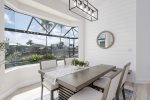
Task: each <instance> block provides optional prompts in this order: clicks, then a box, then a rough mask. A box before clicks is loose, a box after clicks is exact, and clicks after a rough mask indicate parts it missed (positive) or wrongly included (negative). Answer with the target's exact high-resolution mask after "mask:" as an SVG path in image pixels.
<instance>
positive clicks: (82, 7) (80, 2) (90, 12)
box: [69, 0, 98, 21]
mask: <svg viewBox="0 0 150 100" xmlns="http://www.w3.org/2000/svg"><path fill="white" fill-rule="evenodd" d="M69 10H70V11H72V12H73V13H75V14H77V15H79V16H81V17H83V18H85V19H87V20H89V21H96V20H98V9H96V8H95V7H94V6H93V5H92V4H90V3H89V1H88V0H69Z"/></svg>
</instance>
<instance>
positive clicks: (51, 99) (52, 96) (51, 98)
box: [50, 90, 54, 100]
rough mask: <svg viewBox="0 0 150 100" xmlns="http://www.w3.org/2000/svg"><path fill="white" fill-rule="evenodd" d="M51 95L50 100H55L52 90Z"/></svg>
mask: <svg viewBox="0 0 150 100" xmlns="http://www.w3.org/2000/svg"><path fill="white" fill-rule="evenodd" d="M50 94H51V95H50V100H53V98H54V91H53V90H52V91H51V93H50Z"/></svg>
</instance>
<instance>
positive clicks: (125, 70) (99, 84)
mask: <svg viewBox="0 0 150 100" xmlns="http://www.w3.org/2000/svg"><path fill="white" fill-rule="evenodd" d="M130 64H131V63H130V62H129V63H128V64H126V65H125V66H124V68H123V71H122V75H121V78H120V81H119V85H118V88H117V93H116V100H119V94H120V92H121V91H122V94H123V99H124V100H125V92H124V84H125V81H126V78H127V75H128V71H129V66H130ZM118 70H120V68H116V69H114V70H113V71H111V72H109V73H108V74H106V75H104V77H102V78H100V79H99V80H97V81H95V82H94V83H93V85H94V86H96V87H98V88H99V89H101V90H102V92H103V91H104V89H105V87H106V86H107V83H108V82H107V77H111V76H112V75H113V74H114V73H116V72H117V71H118Z"/></svg>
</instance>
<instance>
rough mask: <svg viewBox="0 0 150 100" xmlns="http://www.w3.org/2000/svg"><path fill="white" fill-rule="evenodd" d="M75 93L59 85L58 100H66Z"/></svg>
mask: <svg viewBox="0 0 150 100" xmlns="http://www.w3.org/2000/svg"><path fill="white" fill-rule="evenodd" d="M73 94H75V92H73V91H71V90H69V89H67V88H65V87H63V86H61V85H59V100H68V99H69V98H70V97H71V96H72V95H73Z"/></svg>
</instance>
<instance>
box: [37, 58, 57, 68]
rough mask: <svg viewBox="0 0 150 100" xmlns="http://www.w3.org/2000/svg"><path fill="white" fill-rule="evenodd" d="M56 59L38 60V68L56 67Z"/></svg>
mask: <svg viewBox="0 0 150 100" xmlns="http://www.w3.org/2000/svg"><path fill="white" fill-rule="evenodd" d="M56 66H57V61H56V60H46V61H41V62H40V69H48V68H51V67H56Z"/></svg>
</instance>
